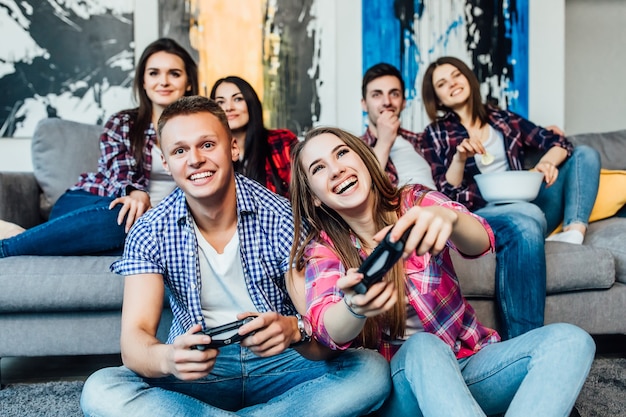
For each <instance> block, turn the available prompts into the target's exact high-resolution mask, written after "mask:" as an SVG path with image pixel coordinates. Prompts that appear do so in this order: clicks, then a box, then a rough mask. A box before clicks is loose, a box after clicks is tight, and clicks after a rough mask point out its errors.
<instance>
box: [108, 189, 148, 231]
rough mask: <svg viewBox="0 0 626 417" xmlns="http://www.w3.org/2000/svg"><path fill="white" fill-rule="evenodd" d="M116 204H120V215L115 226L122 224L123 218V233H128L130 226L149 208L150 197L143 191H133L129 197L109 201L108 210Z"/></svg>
mask: <svg viewBox="0 0 626 417" xmlns="http://www.w3.org/2000/svg"><path fill="white" fill-rule="evenodd" d="M118 204H122V208H121V209H120V213H119V214H118V216H117V224H120V225H121V224H122V222H123V221H124V217H125V216H126V214H128V217H127V218H126V226H125V227H124V231H125V232H126V233H128V231H129V230H130V228H131V227H132V225H133V224H134V223H135V222H136V221H137V219H138V218H140V217H141V216H142V215H143V214H144V213H145V212H146V211H148V210H149V209H150V207H151V205H150V196H149V195H148V193H146V192H145V191H139V190H134V191H132V192H131V193H130V194H129V195H127V196H124V197H118V198H116V199H115V200H113V201H111V204H109V210H110V209H112V208H113V207H115V206H116V205H118Z"/></svg>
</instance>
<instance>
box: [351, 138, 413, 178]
mask: <svg viewBox="0 0 626 417" xmlns="http://www.w3.org/2000/svg"><path fill="white" fill-rule="evenodd" d="M398 135H400V136H402V137H403V138H404V139H406V140H407V141H408V142H409V143H410V144H411V145H413V149H415V152H417V153H418V154H420V155H422V137H423V136H424V134H423V133H414V132H411V131H409V130H405V129H402V128H400V129H398ZM361 140H362V141H363V142H365V143H366V144H367V146H369V147H370V148H373V147H374V146H376V142H378V138H377V137H376V136H374V135H373V134H372V132H370V130H369V129H367V130H366V131H365V133H364V134H363V136H361ZM385 173H387V176H388V177H389V179H390V180H391V183H392V184H393V185H394V186H396V187H397V186H398V170H397V169H396V166H395V165H394V164H393V161H392V160H391V158H388V159H387V165H386V166H385Z"/></svg>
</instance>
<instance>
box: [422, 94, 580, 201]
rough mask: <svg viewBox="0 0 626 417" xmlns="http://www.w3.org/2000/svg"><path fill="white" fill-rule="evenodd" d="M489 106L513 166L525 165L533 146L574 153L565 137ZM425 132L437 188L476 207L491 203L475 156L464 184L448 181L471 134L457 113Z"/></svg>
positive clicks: (468, 163)
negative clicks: (476, 177)
mask: <svg viewBox="0 0 626 417" xmlns="http://www.w3.org/2000/svg"><path fill="white" fill-rule="evenodd" d="M487 109H488V116H489V124H490V125H491V127H493V128H494V129H496V130H498V131H500V132H501V133H502V136H503V137H504V148H505V151H506V156H507V160H508V163H509V168H510V169H511V170H521V169H524V152H525V150H528V149H529V148H531V149H538V150H541V151H544V152H545V151H547V150H548V149H550V148H552V147H553V146H560V147H562V148H564V149H565V150H567V153H568V156H569V155H571V153H572V150H573V145H572V144H571V143H570V142H569V141H568V140H567V139H565V137H563V136H560V135H557V134H556V133H554V132H552V131H550V130H547V129H544V128H542V127H539V126H537V125H535V124H533V123H532V122H530V121H528V120H526V119H524V118H523V117H521V116H519V115H517V114H515V113H512V112H510V111H506V110H499V109H496V108H495V107H491V106H487ZM424 133H425V134H424V137H423V138H422V150H423V155H424V158H426V160H427V161H428V163H430V165H431V168H432V170H433V178H434V180H435V184H436V185H437V189H438V190H439V191H441V192H443V193H444V194H446V195H447V196H448V197H450V198H451V199H452V200H454V201H458V202H460V203H463V204H464V205H465V206H466V207H467V208H469V209H470V210H472V211H475V210H478V209H480V208H482V207H484V206H485V205H486V204H487V203H486V201H485V200H483V198H482V196H481V194H480V191H479V190H478V185H477V184H476V181H475V180H474V175H478V174H480V170H479V169H478V166H477V165H476V161H475V160H474V158H468V159H467V161H466V163H465V173H464V176H463V182H462V183H461V185H459V186H458V187H455V186H453V185H451V184H450V183H449V182H448V181H446V171H447V170H448V167H449V166H450V165H451V164H452V158H453V157H454V154H455V153H456V148H457V146H459V145H460V144H461V142H463V140H464V139H466V138H468V137H469V134H468V133H467V130H466V129H465V127H463V125H462V124H461V120H460V119H459V117H458V116H457V115H456V113H454V112H448V113H447V114H446V115H444V116H443V117H442V118H440V119H438V120H437V121H436V122H434V123H431V124H430V125H428V126H427V127H426V131H425V132H424Z"/></svg>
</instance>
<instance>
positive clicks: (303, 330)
mask: <svg viewBox="0 0 626 417" xmlns="http://www.w3.org/2000/svg"><path fill="white" fill-rule="evenodd" d="M296 318H297V319H298V330H299V331H300V341H299V342H296V343H292V344H291V346H298V345H301V344H304V343H309V342H310V341H311V339H312V335H313V328H312V327H311V322H310V321H309V319H308V318H306V317H303V316H301V315H300V314H297V313H296Z"/></svg>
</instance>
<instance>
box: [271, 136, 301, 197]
mask: <svg viewBox="0 0 626 417" xmlns="http://www.w3.org/2000/svg"><path fill="white" fill-rule="evenodd" d="M267 142H268V144H269V148H270V155H271V156H270V158H271V162H270V158H268V159H267V160H266V162H265V178H267V180H266V186H267V188H269V189H270V190H271V191H273V192H275V193H276V192H278V189H277V187H276V184H274V182H273V181H272V178H273V177H274V169H273V168H272V165H271V164H273V166H274V168H275V169H276V175H277V177H278V181H280V185H281V189H282V190H281V191H282V192H280V193H279V194H281V195H282V196H284V197H289V180H290V179H291V148H293V146H294V145H295V144H296V143H298V137H297V136H296V135H294V134H293V132H291V131H290V130H286V129H276V130H268V131H267Z"/></svg>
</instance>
